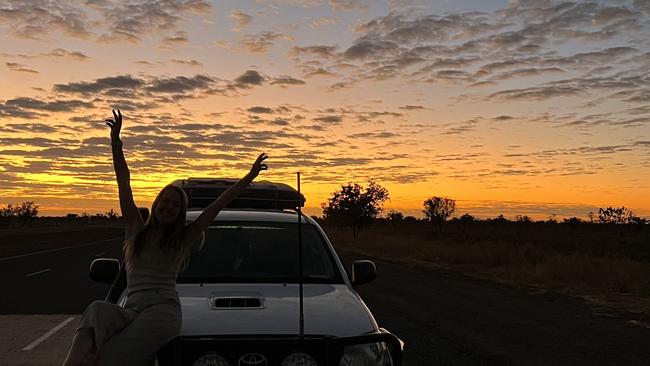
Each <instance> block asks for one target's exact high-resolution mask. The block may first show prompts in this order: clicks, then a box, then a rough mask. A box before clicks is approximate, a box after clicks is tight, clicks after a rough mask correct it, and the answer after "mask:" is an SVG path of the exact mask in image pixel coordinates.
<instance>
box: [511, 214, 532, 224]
mask: <svg viewBox="0 0 650 366" xmlns="http://www.w3.org/2000/svg"><path fill="white" fill-rule="evenodd" d="M515 220H516V221H517V222H518V223H521V224H530V223H531V222H533V220H532V219H531V218H530V217H528V216H526V215H523V216H522V215H517V216H515Z"/></svg>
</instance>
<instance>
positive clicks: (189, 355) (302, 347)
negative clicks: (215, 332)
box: [158, 336, 341, 366]
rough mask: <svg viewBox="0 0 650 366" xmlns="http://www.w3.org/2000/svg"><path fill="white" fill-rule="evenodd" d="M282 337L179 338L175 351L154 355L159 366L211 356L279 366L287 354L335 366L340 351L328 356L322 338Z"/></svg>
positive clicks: (322, 365)
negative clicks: (251, 358)
mask: <svg viewBox="0 0 650 366" xmlns="http://www.w3.org/2000/svg"><path fill="white" fill-rule="evenodd" d="M276 337H278V336H276ZM279 337H282V336H279ZM284 338H285V339H282V338H273V339H271V338H253V339H251V338H246V339H244V338H239V337H234V338H228V339H218V340H216V339H205V338H204V339H200V338H199V339H182V340H180V341H177V342H176V344H175V349H176V351H175V352H174V351H172V350H171V349H173V348H174V345H172V344H170V345H169V346H168V347H167V348H168V349H167V350H163V351H161V352H160V353H159V354H158V360H159V364H160V365H161V366H167V365H192V363H193V362H194V361H196V360H197V359H198V358H200V357H202V356H204V355H206V354H210V353H214V354H217V355H219V356H221V357H223V358H224V359H226V360H227V361H228V364H229V365H230V366H240V365H243V366H248V365H247V363H246V360H245V357H246V356H247V355H251V354H255V355H259V356H263V358H264V360H265V362H266V363H260V365H259V366H280V364H281V363H282V360H284V358H285V357H287V356H288V355H290V354H292V353H296V352H302V353H306V354H308V355H310V356H311V357H313V358H314V360H316V362H317V363H318V366H328V365H336V366H338V360H340V357H341V353H340V352H341V351H339V354H338V355H336V353H337V352H336V351H334V352H332V350H329V353H328V347H326V344H325V343H324V342H323V341H324V339H322V338H319V339H303V340H302V341H301V340H299V339H297V338H296V337H290V338H288V337H286V336H285V337H284ZM172 343H174V342H172ZM165 352H167V353H165ZM161 356H162V357H161ZM335 359H336V360H335Z"/></svg>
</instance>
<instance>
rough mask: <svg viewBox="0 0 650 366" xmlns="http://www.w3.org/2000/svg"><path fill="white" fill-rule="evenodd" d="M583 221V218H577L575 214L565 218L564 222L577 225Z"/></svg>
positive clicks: (572, 225)
mask: <svg viewBox="0 0 650 366" xmlns="http://www.w3.org/2000/svg"><path fill="white" fill-rule="evenodd" d="M581 222H582V220H580V219H579V218H577V217H575V216H573V217H570V218H568V219H564V223H565V224H567V225H569V226H570V227H577V226H578V225H580V223H581Z"/></svg>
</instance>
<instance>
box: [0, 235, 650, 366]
mask: <svg viewBox="0 0 650 366" xmlns="http://www.w3.org/2000/svg"><path fill="white" fill-rule="evenodd" d="M87 237H90V236H87V235H83V234H80V233H78V232H77V233H74V234H71V235H69V237H67V241H66V242H67V243H69V244H74V245H78V246H77V247H73V248H67V249H61V250H52V249H48V250H50V251H47V252H43V253H40V254H33V255H22V256H19V257H14V258H8V259H0V279H1V280H0V281H1V282H0V286H1V287H0V288H1V291H2V294H3V295H2V296H1V297H0V314H79V313H80V312H82V311H83V309H84V308H85V307H86V305H87V304H88V303H90V302H92V301H93V300H95V299H101V298H103V297H104V295H105V293H106V291H107V287H108V286H105V285H101V284H97V283H94V282H92V281H91V280H90V279H89V278H88V277H87V276H86V273H87V270H88V265H89V263H90V261H91V260H92V259H93V258H95V257H99V256H102V257H104V256H107V257H117V256H119V254H120V245H121V240H120V237H119V236H114V233H113V234H112V236H111V235H108V234H107V235H106V237H105V238H96V237H93V240H90V241H89V240H87V239H86V238H87ZM106 239H108V240H106ZM23 254H25V253H23ZM340 254H341V256H342V258H343V260H344V262H346V263H348V268H349V263H350V261H351V260H352V259H358V258H363V256H360V255H356V254H353V253H351V252H349V251H345V250H342V249H341V250H340ZM2 257H4V256H2V255H0V258H2ZM376 263H377V265H378V278H377V279H376V280H375V281H374V282H372V283H369V284H366V285H362V286H360V287H359V288H358V292H359V293H360V294H361V296H362V297H363V299H364V300H365V302H366V304H367V305H368V306H369V308H370V309H371V310H372V312H373V313H374V315H375V317H376V318H377V320H378V321H379V323H380V325H381V326H383V327H385V328H387V329H389V330H391V331H393V332H394V333H396V334H397V335H398V336H399V337H400V338H402V339H403V340H404V341H405V342H406V344H407V353H406V355H405V365H406V366H424V365H648V364H650V347H648V345H649V344H650V329H647V328H643V327H639V326H632V325H629V324H627V323H626V322H625V321H623V320H620V319H614V318H609V317H602V316H596V315H593V313H594V309H593V308H592V307H591V306H590V305H589V304H585V303H584V302H581V301H579V300H576V299H572V298H568V297H565V296H558V295H549V294H530V293H527V292H526V291H524V290H521V289H514V288H511V287H507V286H502V285H498V284H494V283H491V282H487V281H480V280H475V279H471V278H468V277H465V276H462V275H459V274H456V273H453V272H448V271H444V270H437V269H430V268H421V267H408V266H404V265H398V264H394V263H389V262H383V261H376ZM600 312H602V310H600Z"/></svg>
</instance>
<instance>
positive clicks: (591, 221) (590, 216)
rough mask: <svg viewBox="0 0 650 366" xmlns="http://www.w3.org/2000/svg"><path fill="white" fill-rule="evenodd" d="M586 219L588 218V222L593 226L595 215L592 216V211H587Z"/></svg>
mask: <svg viewBox="0 0 650 366" xmlns="http://www.w3.org/2000/svg"><path fill="white" fill-rule="evenodd" d="M587 217H588V218H589V222H590V223H592V224H593V223H594V220H595V217H596V214H594V213H593V211H589V213H588V214H587Z"/></svg>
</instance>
